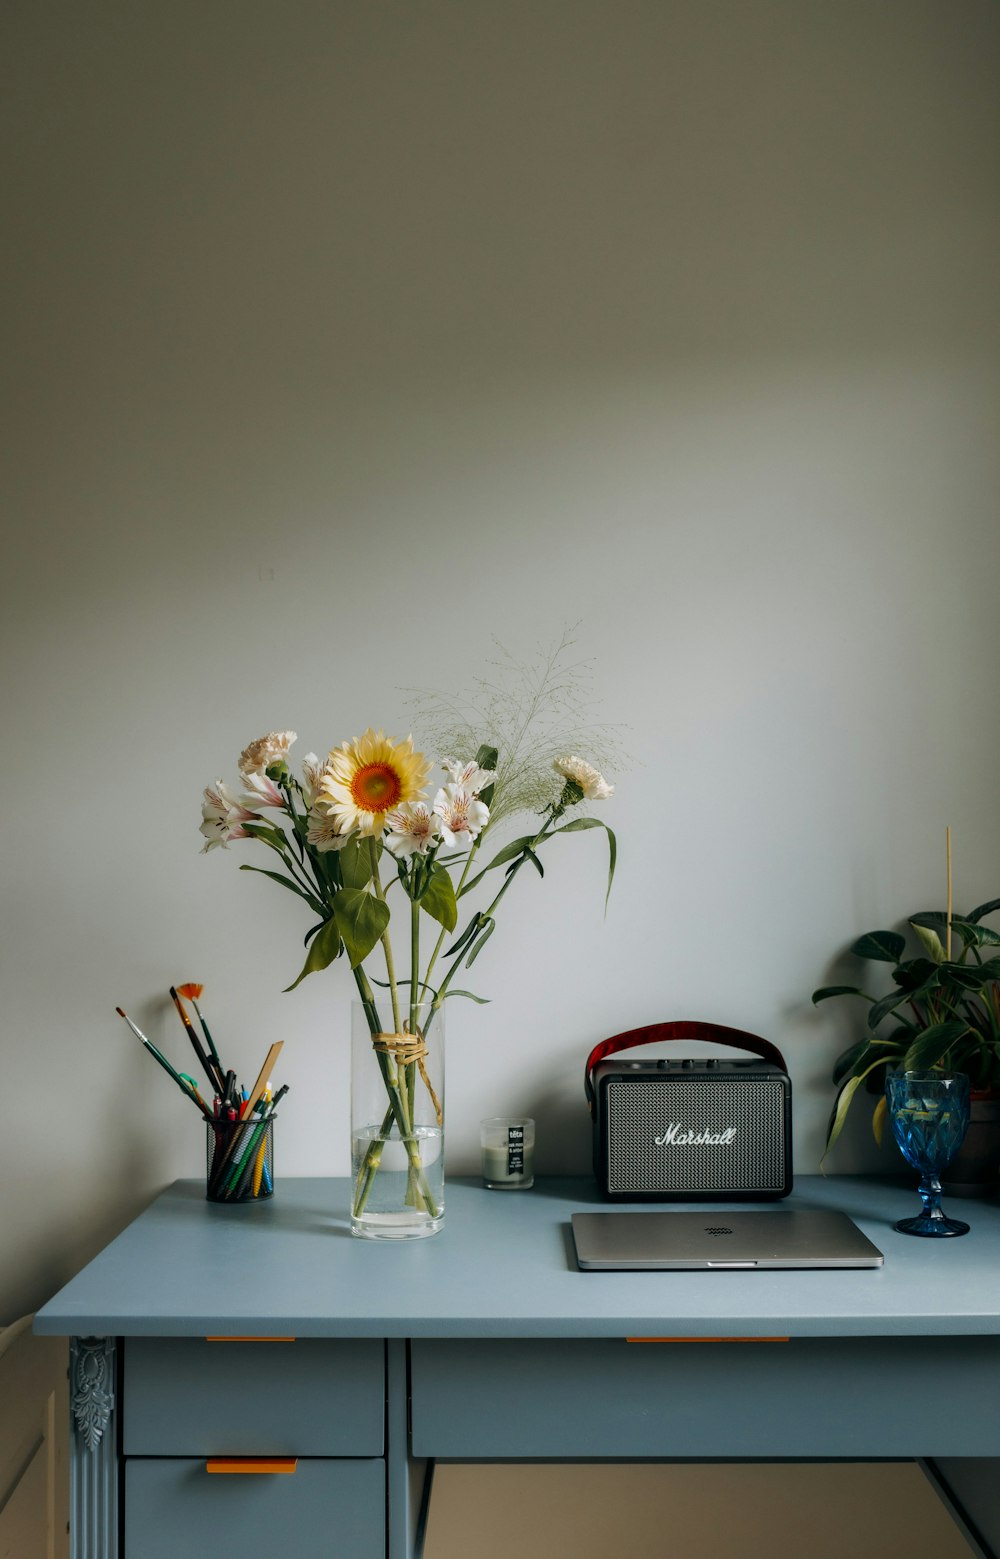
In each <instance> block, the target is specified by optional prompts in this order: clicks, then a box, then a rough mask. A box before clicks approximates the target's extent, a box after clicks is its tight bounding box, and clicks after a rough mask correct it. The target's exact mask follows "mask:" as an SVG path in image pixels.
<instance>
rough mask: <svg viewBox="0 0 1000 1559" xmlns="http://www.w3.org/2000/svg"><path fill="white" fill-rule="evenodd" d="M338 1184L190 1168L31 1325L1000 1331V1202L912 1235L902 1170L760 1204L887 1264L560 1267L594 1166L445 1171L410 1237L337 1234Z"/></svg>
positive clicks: (129, 1329)
mask: <svg viewBox="0 0 1000 1559" xmlns="http://www.w3.org/2000/svg"><path fill="white" fill-rule="evenodd" d="M348 1200H349V1183H348V1181H347V1180H318V1179H317V1180H313V1179H282V1180H281V1181H280V1183H279V1185H278V1190H277V1194H276V1195H275V1197H274V1200H273V1201H271V1202H267V1203H261V1204H258V1205H251V1206H246V1207H221V1206H216V1205H214V1204H212V1203H209V1202H206V1200H205V1188H204V1182H203V1181H193V1180H179V1181H177V1182H175V1184H174V1185H172V1186H171V1187H170V1188H169V1189H168V1190H166V1191H164V1192H163V1194H162V1195H161V1196H159V1197H158V1198H157V1199H156V1201H154V1202H153V1203H152V1204H151V1206H150V1207H149V1208H147V1210H146V1211H145V1212H144V1213H142V1214H141V1215H140V1216H139V1217H138V1218H137V1219H136V1220H135V1222H134V1223H132V1224H130V1225H129V1227H128V1228H126V1229H125V1230H124V1232H123V1233H122V1234H120V1235H119V1236H118V1238H117V1239H116V1240H114V1241H112V1243H111V1244H110V1245H109V1246H107V1248H106V1249H105V1250H103V1251H102V1252H101V1253H100V1255H98V1256H97V1257H96V1258H95V1259H94V1260H93V1261H92V1262H90V1264H89V1265H88V1266H86V1267H85V1268H84V1269H83V1270H82V1271H81V1272H80V1273H79V1274H78V1275H77V1276H76V1277H75V1278H73V1279H72V1281H71V1282H69V1283H68V1284H67V1285H66V1287H65V1288H63V1289H62V1290H61V1291H60V1292H59V1293H58V1294H56V1296H55V1297H54V1298H53V1299H52V1300H50V1302H49V1303H48V1304H47V1305H46V1306H45V1307H44V1308H43V1309H42V1310H40V1311H39V1313H38V1316H37V1318H36V1322H35V1330H36V1331H37V1332H40V1333H43V1334H46V1335H55V1336H65V1335H68V1334H78V1335H85V1336H95V1335H116V1336H167V1337H169V1336H175V1337H177V1336H191V1337H199V1336H205V1335H214V1334H221V1335H226V1334H229V1335H253V1336H263V1335H270V1336H276V1335H290V1336H297V1337H621V1336H676V1337H705V1336H718V1337H737V1336H738V1337H755V1336H779V1335H780V1336H784V1335H790V1336H799V1337H829V1336H849V1337H865V1336H867V1337H871V1336H891V1335H911V1336H923V1335H937V1336H943V1335H951V1336H955V1335H969V1336H987V1335H994V1336H996V1335H1000V1206H998V1205H997V1204H995V1203H992V1202H976V1201H972V1202H969V1201H965V1202H961V1203H960V1204H957V1206H956V1210H957V1212H958V1213H959V1214H960V1216H962V1217H963V1218H965V1219H966V1221H967V1222H968V1223H970V1224H971V1225H972V1229H971V1232H970V1233H969V1234H968V1235H966V1236H964V1237H963V1238H961V1239H957V1240H926V1239H914V1238H912V1237H910V1236H907V1235H903V1234H898V1233H896V1231H895V1230H894V1229H893V1228H892V1224H893V1222H894V1221H895V1220H896V1219H897V1218H901V1217H905V1216H907V1215H908V1214H911V1213H912V1212H914V1211H915V1210H916V1209H917V1197H916V1193H915V1191H914V1190H913V1189H912V1187H910V1186H902V1185H900V1184H898V1183H895V1184H891V1183H888V1182H885V1181H880V1180H877V1179H867V1178H858V1177H854V1176H831V1177H830V1178H828V1179H825V1180H824V1179H821V1178H819V1177H805V1178H802V1179H799V1180H798V1181H797V1182H796V1189H795V1191H794V1193H793V1195H792V1196H791V1197H790V1198H788V1200H787V1201H785V1202H783V1203H779V1204H777V1206H779V1207H782V1206H783V1207H828V1208H840V1209H841V1210H842V1211H844V1212H846V1213H848V1214H849V1216H850V1217H852V1218H853V1219H854V1221H855V1222H856V1223H857V1224H858V1225H859V1227H860V1228H861V1229H862V1230H863V1231H864V1232H865V1234H867V1235H868V1237H869V1239H871V1240H872V1241H873V1242H874V1243H875V1244H876V1245H877V1246H878V1248H879V1249H880V1250H881V1251H882V1252H883V1253H884V1255H885V1265H884V1267H882V1268H880V1269H875V1270H869V1271H832V1272H831V1271H827V1272H792V1271H783V1272H760V1271H758V1272H707V1273H706V1272H635V1273H633V1272H580V1271H579V1270H578V1269H577V1265H576V1256H575V1248H574V1245H573V1236H572V1231H571V1226H570V1217H571V1215H572V1213H574V1212H578V1211H581V1210H584V1209H591V1210H593V1209H595V1208H599V1207H607V1204H606V1203H604V1202H602V1200H601V1198H600V1197H599V1195H598V1193H597V1190H596V1188H595V1186H594V1183H593V1181H591V1180H586V1179H551V1180H539V1181H536V1183H535V1188H534V1190H532V1191H523V1192H492V1191H487V1190H485V1189H484V1188H483V1187H482V1186H481V1185H480V1184H479V1182H478V1181H473V1180H461V1179H450V1180H449V1182H448V1186H447V1195H446V1206H447V1216H446V1222H445V1227H444V1229H443V1230H442V1232H441V1233H440V1234H437V1235H434V1236H433V1237H431V1238H428V1239H421V1240H406V1241H377V1240H362V1239H356V1238H354V1237H353V1236H352V1235H351V1233H350V1220H349V1216H348ZM631 1205H633V1206H634V1204H631ZM647 1205H649V1210H651V1211H652V1210H663V1208H662V1207H653V1206H652V1204H647ZM713 1205H714V1206H715V1208H716V1209H717V1210H719V1209H721V1208H723V1207H724V1206H725V1205H726V1204H725V1203H718V1204H713ZM608 1210H609V1211H613V1209H608ZM678 1210H680V1209H679V1208H678ZM701 1210H703V1211H708V1210H709V1208H708V1207H703V1208H702V1209H701Z"/></svg>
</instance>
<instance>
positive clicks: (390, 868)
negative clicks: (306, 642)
mask: <svg viewBox="0 0 1000 1559" xmlns="http://www.w3.org/2000/svg"><path fill="white" fill-rule="evenodd" d="M295 740H296V737H295V733H294V731H275V732H271V733H270V734H269V735H267V736H263V737H261V738H260V739H259V740H258V741H255V742H251V743H250V745H249V746H248V747H246V748H245V749H244V751H243V752H242V753H241V754H240V758H239V763H238V768H239V775H240V785H239V788H238V789H231V788H230V787H228V786H227V785H226V784H225V783H224V782H223V781H222V780H217V781H216V784H215V785H214V787H211V788H209V789H207V790H206V791H205V793H204V805H203V808H202V814H203V821H202V824H201V832H202V834H203V835H204V837H205V844H204V846H203V851H209V850H212V849H214V848H215V847H217V846H221V847H226V846H228V845H229V844H230V843H231V842H233V841H235V840H243V839H253V840H257V841H258V842H259V843H260V844H262V845H264V846H265V847H266V848H267V849H268V850H270V851H271V852H272V856H273V857H274V860H273V862H272V866H273V868H274V869H271V870H268V869H267V868H266V867H261V866H254V865H250V864H244V865H243V866H242V867H241V869H242V870H243V871H254V872H259V873H261V874H262V875H263V876H266V877H269V878H270V879H271V881H272V882H276V883H278V884H280V886H281V887H283V888H284V889H286V890H287V891H289V892H291V893H294V894H296V895H297V897H298V898H300V899H301V900H302V901H303V902H304V903H305V904H306V905H307V906H308V908H309V909H310V911H311V912H312V915H313V924H312V925H311V926H310V928H309V929H308V931H307V932H306V934H305V945H306V949H307V952H306V958H305V962H304V964H303V967H302V970H301V972H300V973H299V975H298V977H297V979H296V980H294V981H293V982H292V985H290V986H288V987H287V989H288V990H292V989H294V987H295V986H296V985H298V984H299V983H300V981H302V980H303V979H304V978H305V977H306V976H307V975H309V974H314V973H316V972H317V971H318V970H320V969H325V968H327V967H328V966H329V965H330V964H332V963H333V962H334V961H335V960H336V959H338V958H341V957H344V958H346V960H347V962H348V963H349V965H350V968H351V971H352V973H353V976H354V979H355V981H356V984H357V988H358V993H359V996H360V1000H361V1003H362V1004H363V1008H364V1013H365V1018H366V1020H367V1025H368V1029H369V1031H370V1035H371V1040H372V1045H373V1049H374V1053H375V1057H376V1060H377V1063H378V1067H379V1072H380V1074H381V1079H382V1085H383V1086H384V1093H385V1101H384V1103H385V1116H384V1120H383V1122H382V1129H381V1131H377V1132H375V1133H374V1134H373V1136H372V1140H371V1142H370V1144H369V1145H368V1147H367V1149H366V1150H365V1153H364V1156H363V1158H362V1160H361V1162H360V1163H358V1164H356V1165H355V1186H354V1199H353V1213H354V1217H355V1219H358V1218H360V1217H361V1215H362V1213H363V1212H364V1209H365V1206H366V1203H367V1201H368V1198H369V1195H370V1193H371V1190H372V1186H373V1183H374V1181H375V1177H376V1175H377V1174H378V1171H379V1167H380V1164H381V1162H382V1157H383V1153H384V1151H385V1147H386V1144H387V1142H388V1141H389V1140H390V1139H392V1140H393V1141H394V1142H395V1143H396V1144H402V1147H403V1150H404V1151H405V1154H406V1160H407V1182H408V1184H407V1201H408V1203H409V1204H410V1206H412V1207H415V1208H417V1209H419V1210H422V1211H424V1212H426V1213H427V1214H428V1215H429V1217H430V1218H431V1220H434V1219H435V1217H436V1216H437V1211H438V1209H437V1207H436V1200H437V1198H436V1196H435V1193H434V1191H433V1189H432V1188H431V1187H430V1185H429V1184H428V1180H427V1176H426V1175H425V1173H424V1164H423V1162H422V1159H421V1145H420V1138H419V1134H418V1133H417V1131H416V1128H415V1103H416V1096H417V1091H418V1089H422V1090H424V1091H425V1094H429V1095H430V1096H431V1098H432V1100H433V1102H434V1105H435V1108H436V1111H437V1114H438V1117H439V1124H440V1104H439V1101H438V1100H437V1099H436V1097H435V1096H434V1090H433V1086H432V1083H431V1081H430V1079H429V1077H428V1075H427V1071H426V1068H425V1066H424V1057H425V1056H426V1054H427V1049H426V1044H427V1037H428V1031H429V1029H430V1028H431V1026H432V1024H433V1023H434V1020H435V1017H436V1015H437V1014H438V1013H439V1012H440V1010H441V1007H442V1005H443V1003H444V1002H445V1001H446V1000H447V999H448V998H449V997H451V996H465V997H470V998H471V999H472V1000H474V1001H480V1000H482V998H481V997H477V996H475V995H473V993H472V992H470V991H467V990H459V989H457V988H456V987H455V985H454V981H455V979H456V976H457V975H458V972H459V970H460V969H461V968H465V969H468V968H470V967H471V966H472V964H474V963H475V961H476V959H477V958H478V957H479V954H480V953H481V952H482V950H483V948H484V947H485V945H486V943H487V941H488V940H489V938H490V937H491V936H492V934H493V932H494V929H495V926H496V919H495V917H496V912H497V910H498V908H499V906H500V903H501V901H502V900H503V898H504V897H505V895H506V894H507V892H508V890H509V889H510V886H511V884H512V882H513V881H514V878H515V877H516V876H517V874H518V872H519V871H521V869H522V868H523V867H524V866H528V865H530V866H531V867H532V869H533V870H535V871H537V872H538V873H539V875H540V876H544V868H543V865H542V862H541V860H540V858H539V852H540V851H541V849H542V847H543V846H544V845H546V844H547V843H548V841H549V840H550V839H552V838H554V837H555V835H557V834H567V833H573V832H578V831H580V830H586V829H593V828H601V829H604V830H605V832H606V834H607V839H608V844H609V852H610V863H609V871H608V892H610V889H611V881H612V878H613V875H614V867H615V849H616V846H615V837H614V834H613V833H612V832H611V830H610V829H609V828H607V825H606V824H604V823H603V822H601V821H600V820H599V819H597V818H594V817H590V816H587V815H574V816H572V817H569V818H567V817H566V814H567V813H568V812H570V811H572V809H574V808H576V807H578V806H579V805H580V804H581V803H583V802H586V801H602V800H605V799H607V798H608V797H609V796H610V795H611V794H612V791H613V789H614V787H613V786H611V785H609V784H608V783H607V782H606V781H605V780H604V778H603V777H602V775H601V774H600V772H599V771H598V770H597V769H596V768H595V767H594V766H593V765H591V764H589V763H587V762H585V761H584V760H583V759H581V758H579V757H576V756H574V755H568V756H558V757H556V758H555V760H554V762H553V763H552V766H551V769H549V771H548V772H549V774H550V795H549V797H548V799H547V800H545V801H544V802H543V803H542V804H541V806H540V808H539V810H538V811H537V814H536V815H535V817H534V820H533V823H532V826H531V828H530V830H529V832H527V833H525V834H523V835H521V836H520V837H518V838H516V839H512V840H510V841H509V842H508V843H507V844H505V845H504V846H503V848H501V849H500V850H498V851H497V852H496V853H495V854H494V855H493V856H492V857H491V858H490V859H489V860H487V861H486V862H485V864H483V857H482V855H481V854H480V852H481V851H482V849H483V845H484V843H485V841H486V839H487V836H488V835H489V833H490V831H491V829H492V828H493V826H494V824H495V821H496V820H497V818H498V817H499V818H502V817H503V816H504V815H505V814H506V815H508V816H509V815H510V814H511V812H512V811H514V810H519V809H520V807H519V806H518V805H508V806H507V807H506V808H505V806H504V785H505V779H506V778H508V776H507V775H505V768H504V764H503V763H502V762H498V750H497V748H496V747H493V746H488V745H482V746H480V747H479V748H478V751H477V752H476V753H475V755H474V756H472V757H468V756H464V755H463V756H460V757H458V758H451V757H446V758H442V760H441V769H442V771H443V778H442V780H441V781H440V782H439V783H438V785H437V786H436V788H435V791H434V795H433V799H432V800H430V801H429V800H428V799H427V795H428V789H429V781H430V776H431V773H432V768H433V765H432V764H431V762H430V761H429V760H428V759H427V758H426V757H425V756H424V754H423V753H422V752H418V751H416V750H415V749H414V746H413V741H412V739H411V738H409V737H408V738H407V739H406V740H405V741H396V740H395V739H394V738H391V737H388V736H386V735H385V734H384V733H383V732H382V731H380V730H379V731H376V730H372V729H369V730H368V731H366V732H365V734H364V735H363V736H361V737H358V738H357V739H356V740H354V741H349V742H344V743H343V744H342V745H341V746H339V747H335V748H333V749H332V750H331V751H330V752H329V753H328V755H327V757H326V758H325V759H321V758H319V757H317V755H316V754H315V753H308V754H307V755H306V757H305V758H304V759H303V760H302V765H301V775H297V774H295V773H293V771H292V769H291V768H290V766H289V749H290V748H291V745H292V743H293V742H294V741H295ZM509 778H510V780H511V782H512V786H513V781H514V775H513V773H511V774H510V775H509ZM534 793H535V794H537V783H536V785H535V790H534ZM515 800H516V798H515ZM495 873H502V876H500V877H499V878H498V877H497V876H495V875H494V874H495ZM397 886H398V888H399V889H400V890H401V892H400V894H399V896H398V905H399V908H400V909H401V910H402V911H403V915H404V918H405V922H406V939H407V944H408V950H409V967H408V968H406V969H403V970H400V969H399V967H398V965H397V961H396V954H395V951H394V947H393V942H392V937H391V935H390V919H391V916H390V906H389V902H388V899H389V893H390V891H391V890H392V889H393V888H395V887H397ZM476 890H479V892H480V895H481V897H482V898H483V899H484V900H485V903H484V905H483V907H481V908H478V909H475V910H473V911H471V913H470V914H469V916H468V919H467V920H466V921H465V924H464V925H463V926H462V928H461V930H459V929H458V927H459V919H460V912H459V911H460V901H461V900H462V899H465V898H467V897H468V896H469V895H471V894H473V893H474V892H475V891H476ZM470 902H471V901H470ZM428 922H430V923H431V924H430V925H429V926H428ZM427 930H429V931H430V933H431V939H430V946H429V951H428V948H427V946H426V945H423V946H422V933H423V932H425V931H427ZM449 936H450V937H451V938H452V941H451V944H450V946H448V947H446V946H445V943H446V942H447V940H448V938H449ZM373 957H374V958H377V959H378V960H379V963H380V964H381V966H382V970H383V973H384V979H378V978H376V977H375V976H374V975H372V978H371V979H369V976H368V972H367V970H366V965H367V964H368V962H369V960H370V959H372V958H373ZM373 983H374V984H377V985H379V986H380V987H381V988H382V989H383V990H384V991H385V992H386V993H387V1003H388V1009H389V1010H391V1024H387V1023H385V1022H383V1018H382V1015H381V1014H380V1012H379V1002H378V999H377V998H376V995H375V992H374V990H373ZM382 1005H383V1006H385V1005H386V998H383V1000H382Z"/></svg>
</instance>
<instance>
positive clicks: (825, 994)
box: [812, 985, 875, 1006]
mask: <svg viewBox="0 0 1000 1559" xmlns="http://www.w3.org/2000/svg"><path fill="white" fill-rule="evenodd" d="M831 996H863V997H864V999H865V1001H874V1000H875V998H874V996H869V994H868V992H867V991H861V990H859V989H858V987H857V986H856V985H821V986H820V988H819V990H818V991H813V993H812V1000H813V1006H815V1005H816V1003H817V1002H820V1001H827V1000H828V999H829V997H831Z"/></svg>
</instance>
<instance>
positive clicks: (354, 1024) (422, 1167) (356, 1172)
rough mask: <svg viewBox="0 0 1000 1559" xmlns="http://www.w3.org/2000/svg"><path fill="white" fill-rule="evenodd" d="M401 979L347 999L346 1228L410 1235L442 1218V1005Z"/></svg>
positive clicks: (433, 1227)
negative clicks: (367, 998)
mask: <svg viewBox="0 0 1000 1559" xmlns="http://www.w3.org/2000/svg"><path fill="white" fill-rule="evenodd" d="M408 996H409V988H408V987H403V986H400V987H399V992H398V999H397V1002H396V1008H397V1011H396V1012H395V1013H393V1012H392V1010H391V1003H390V999H389V996H388V994H387V993H386V994H384V995H383V994H382V993H380V994H379V997H378V1000H377V1004H376V1002H375V1001H372V1002H371V1003H368V1004H366V1003H365V1002H360V1001H356V1002H353V1003H352V1005H351V1172H352V1192H351V1232H352V1234H357V1235H360V1236H361V1237H362V1238H366V1239H388V1240H409V1239H419V1238H420V1237H421V1236H423V1235H428V1234H436V1233H437V1232H438V1230H439V1229H440V1228H441V1227H442V1225H443V1223H444V1007H443V1005H442V1006H441V1007H440V1008H439V1009H438V1010H437V1011H436V1012H435V1011H434V1010H433V1008H432V1007H431V1005H430V1004H429V1003H427V1004H421V1003H419V1002H418V1003H415V1004H412V1005H411V1003H410V1002H409V1000H407V999H406V998H407V997H408Z"/></svg>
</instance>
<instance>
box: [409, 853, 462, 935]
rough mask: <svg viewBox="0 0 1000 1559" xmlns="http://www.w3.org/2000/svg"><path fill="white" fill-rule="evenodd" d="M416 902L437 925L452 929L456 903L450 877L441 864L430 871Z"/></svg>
mask: <svg viewBox="0 0 1000 1559" xmlns="http://www.w3.org/2000/svg"><path fill="white" fill-rule="evenodd" d="M418 903H419V905H420V908H421V909H423V910H426V911H427V914H428V915H430V917H431V919H432V920H436V921H437V923H438V925H439V926H444V929H445V930H446V931H454V929H455V926H456V925H457V923H458V904H457V902H456V900H455V888H454V885H453V884H452V880H451V877H450V876H449V874H448V873H447V872H446V871H445V869H444V867H443V866H439V867H437V868H436V869H435V870H434V871H432V872H431V875H430V878H429V879H428V882H427V886H426V888H425V889H424V891H423V893H422V894H421V895H420V898H419V900H418Z"/></svg>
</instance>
